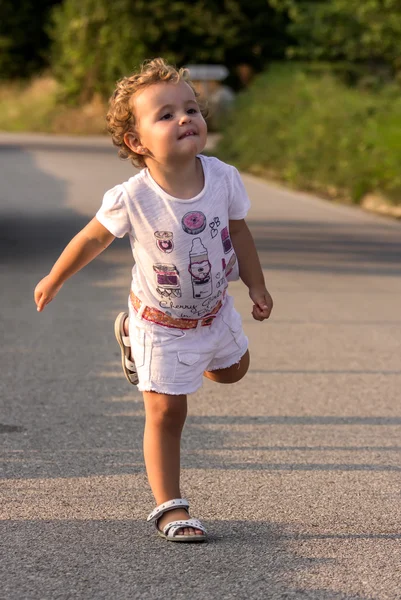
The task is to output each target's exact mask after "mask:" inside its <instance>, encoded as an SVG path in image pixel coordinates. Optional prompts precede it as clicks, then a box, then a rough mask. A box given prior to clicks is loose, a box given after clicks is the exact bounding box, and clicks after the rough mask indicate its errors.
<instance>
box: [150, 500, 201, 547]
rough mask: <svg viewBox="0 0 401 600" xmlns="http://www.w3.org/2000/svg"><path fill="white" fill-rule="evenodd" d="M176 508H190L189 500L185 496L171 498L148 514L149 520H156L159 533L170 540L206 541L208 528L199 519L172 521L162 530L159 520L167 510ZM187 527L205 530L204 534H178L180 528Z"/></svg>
mask: <svg viewBox="0 0 401 600" xmlns="http://www.w3.org/2000/svg"><path fill="white" fill-rule="evenodd" d="M175 508H185V509H186V510H187V509H188V508H189V502H188V500H184V498H176V499H175V500H169V501H168V502H164V503H163V504H160V505H159V506H157V507H156V508H155V509H154V510H153V511H152V512H151V513H150V515H149V516H148V518H147V521H154V523H155V527H156V531H157V533H158V534H159V535H160V536H161V537H162V538H164V539H165V540H167V541H169V542H205V541H206V540H207V535H206V529H205V528H204V526H203V525H202V523H201V522H200V521H198V519H186V520H184V521H172V522H171V523H167V525H166V526H165V527H164V528H163V531H161V530H160V529H159V528H158V526H157V523H158V520H159V519H160V517H161V516H162V515H164V513H165V512H167V511H169V510H174V509H175ZM185 527H192V528H193V529H200V530H201V531H203V534H202V535H199V534H197V535H185V534H184V535H177V532H178V531H180V529H184V528H185Z"/></svg>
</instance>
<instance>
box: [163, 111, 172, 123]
mask: <svg viewBox="0 0 401 600" xmlns="http://www.w3.org/2000/svg"><path fill="white" fill-rule="evenodd" d="M172 116H173V115H172V114H171V113H166V114H165V115H163V116H162V117H161V121H163V120H164V121H167V120H168V119H170V118H171V117H172Z"/></svg>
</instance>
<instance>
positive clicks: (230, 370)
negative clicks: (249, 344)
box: [204, 350, 250, 383]
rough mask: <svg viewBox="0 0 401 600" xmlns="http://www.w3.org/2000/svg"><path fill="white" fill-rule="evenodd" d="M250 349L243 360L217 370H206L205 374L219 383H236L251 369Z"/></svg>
mask: <svg viewBox="0 0 401 600" xmlns="http://www.w3.org/2000/svg"><path fill="white" fill-rule="evenodd" d="M249 362H250V357H249V351H248V350H247V351H246V352H245V354H244V355H243V356H242V358H241V360H240V361H239V362H237V363H235V364H234V365H231V367H227V368H226V369H217V370H216V371H205V373H204V376H205V377H207V378H208V379H211V380H212V381H216V382H217V383H236V382H237V381H240V380H241V379H242V378H243V377H244V376H245V375H246V373H247V371H248V369H249Z"/></svg>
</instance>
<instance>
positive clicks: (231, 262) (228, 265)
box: [221, 252, 237, 278]
mask: <svg viewBox="0 0 401 600" xmlns="http://www.w3.org/2000/svg"><path fill="white" fill-rule="evenodd" d="M221 261H222V266H223V270H224V272H225V275H226V278H228V276H229V275H230V273H232V270H233V269H234V265H235V263H236V262H237V255H236V254H235V252H233V253H232V254H231V256H230V259H229V261H228V263H226V261H225V259H224V258H222V259H221Z"/></svg>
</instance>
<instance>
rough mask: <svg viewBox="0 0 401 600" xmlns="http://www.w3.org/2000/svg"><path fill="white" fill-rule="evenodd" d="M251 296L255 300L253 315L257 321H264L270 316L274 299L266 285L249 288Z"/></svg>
mask: <svg viewBox="0 0 401 600" xmlns="http://www.w3.org/2000/svg"><path fill="white" fill-rule="evenodd" d="M249 296H250V298H251V300H252V301H253V302H254V305H253V309H252V316H253V318H254V319H256V321H264V320H265V319H268V318H269V317H270V313H271V311H272V308H273V299H272V297H271V296H270V294H269V292H268V291H267V289H266V288H265V287H264V286H258V287H253V288H249Z"/></svg>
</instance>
